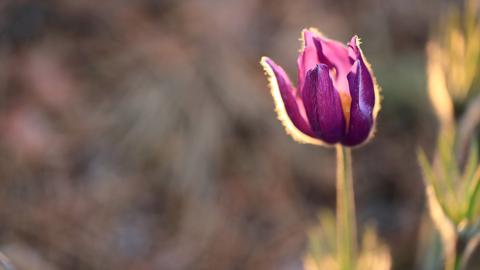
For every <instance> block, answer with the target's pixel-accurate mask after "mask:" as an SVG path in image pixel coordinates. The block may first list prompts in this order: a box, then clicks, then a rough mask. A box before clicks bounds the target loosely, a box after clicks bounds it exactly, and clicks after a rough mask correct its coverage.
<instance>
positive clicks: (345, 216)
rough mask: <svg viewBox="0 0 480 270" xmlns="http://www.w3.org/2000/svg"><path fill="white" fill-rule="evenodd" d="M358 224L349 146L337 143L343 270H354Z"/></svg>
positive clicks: (340, 258)
mask: <svg viewBox="0 0 480 270" xmlns="http://www.w3.org/2000/svg"><path fill="white" fill-rule="evenodd" d="M356 230H357V224H356V221H355V202H354V193H353V178H352V156H351V153H350V149H349V148H345V147H343V146H342V145H337V250H338V261H339V264H340V269H341V270H354V269H355V261H356V256H357V254H356V253H357V232H356Z"/></svg>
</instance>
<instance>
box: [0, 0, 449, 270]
mask: <svg viewBox="0 0 480 270" xmlns="http://www.w3.org/2000/svg"><path fill="white" fill-rule="evenodd" d="M443 4H444V3H443V2H442V1H435V0H425V1H414V0H397V1H382V0H362V1H354V2H353V1H346V0H344V1H333V0H323V1H313V0H298V1H287V0H282V1H274V0H245V1H214V0H190V1H175V0H141V1H127V0H123V1H113V0H109V1H106V0H105V1H92V0H86V1H76V0H65V1H32V0H19V1H13V0H12V1H2V2H0V59H2V60H1V61H0V153H1V154H0V205H1V207H0V250H1V251H3V252H5V253H6V254H7V255H8V256H9V257H11V259H12V260H13V261H14V262H15V263H16V264H17V267H18V268H19V269H20V270H21V269H38V270H43V269H72V270H74V269H139V270H142V269H161V270H175V269H179V270H180V269H206V270H207V269H208V270H210V269H242V270H243V269H250V270H258V269H262V270H263V269H267V270H268V269H280V270H281V269H292V270H293V269H302V266H301V259H302V254H303V252H304V250H305V244H306V236H305V229H307V228H309V227H310V226H312V225H314V224H315V221H316V215H317V212H318V211H319V210H320V209H321V208H332V207H334V203H335V198H334V182H333V181H334V166H335V164H334V153H333V150H332V149H325V148H317V147H312V146H306V145H299V144H297V143H295V142H293V141H292V140H291V139H290V138H289V137H288V136H287V135H286V134H285V133H284V131H283V129H282V127H281V125H280V123H279V122H278V120H276V116H275V114H274V111H273V102H272V100H271V97H270V96H269V91H268V89H267V81H266V78H265V77H264V75H263V71H262V69H261V68H260V65H259V64H258V62H259V59H260V56H262V55H268V56H270V57H272V58H273V59H275V60H276V61H277V63H279V64H281V65H282V66H284V67H285V68H286V69H287V71H288V72H289V73H290V74H291V75H293V74H296V73H295V72H296V71H295V60H296V56H297V51H298V49H299V47H300V42H299V41H298V38H299V37H300V31H301V29H302V28H303V27H308V26H315V27H317V28H319V29H320V30H321V31H322V32H323V33H325V34H326V35H327V36H329V37H332V38H335V39H339V40H344V41H345V42H346V41H347V40H349V38H350V37H351V36H352V35H353V34H358V35H359V36H360V37H361V38H362V40H363V49H364V51H365V54H366V55H367V57H368V59H369V61H370V63H371V64H372V66H373V68H374V71H375V73H376V76H377V79H378V82H379V84H380V85H381V86H382V88H383V92H382V94H383V97H384V100H383V104H382V105H383V106H382V107H383V108H382V110H381V112H380V116H379V122H378V127H377V136H376V138H375V139H374V140H373V141H372V142H371V143H369V144H368V145H366V146H365V147H362V148H361V149H357V150H355V151H354V160H355V163H354V166H355V185H356V190H357V205H358V211H359V213H358V217H359V220H360V223H361V224H365V222H368V221H371V220H373V221H374V222H375V223H376V224H377V225H378V227H379V230H380V232H381V236H382V238H384V239H385V240H386V241H388V243H389V244H390V245H391V249H392V251H393V255H394V263H395V269H402V270H404V269H415V267H416V258H415V256H416V254H417V250H416V246H417V239H418V227H419V223H420V221H421V216H422V209H423V197H422V183H421V178H420V173H419V169H418V166H417V164H416V158H415V152H416V149H417V147H418V146H419V145H422V146H424V147H426V148H427V149H428V148H429V147H430V148H431V146H432V145H433V142H434V138H435V137H434V136H435V122H434V120H433V119H434V118H433V117H432V114H431V112H430V111H431V109H430V106H429V104H428V102H427V100H426V95H425V75H424V45H425V42H426V40H427V39H428V37H429V29H430V26H431V25H432V22H435V21H436V20H437V19H438V15H439V12H440V11H441V6H442V5H443ZM292 77H295V76H292Z"/></svg>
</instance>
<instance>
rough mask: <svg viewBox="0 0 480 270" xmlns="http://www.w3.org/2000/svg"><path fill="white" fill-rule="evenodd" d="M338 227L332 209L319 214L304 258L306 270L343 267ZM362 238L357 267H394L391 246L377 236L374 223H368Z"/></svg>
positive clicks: (383, 269)
mask: <svg viewBox="0 0 480 270" xmlns="http://www.w3.org/2000/svg"><path fill="white" fill-rule="evenodd" d="M336 230H337V226H336V222H335V216H334V215H333V214H332V213H331V212H330V211H322V212H321V214H320V216H319V224H318V225H317V226H316V227H314V228H312V229H311V230H310V232H309V234H308V239H309V246H308V253H307V255H306V257H305V259H304V261H305V263H304V265H305V270H322V269H331V270H339V269H340V266H339V265H340V264H339V261H338V260H339V256H338V254H337V239H336V235H337V231H336ZM361 239H362V241H361V246H360V251H359V254H358V257H357V259H356V261H355V269H357V270H389V269H390V267H391V257H390V252H389V249H388V247H387V246H386V245H385V244H384V243H382V241H380V240H379V239H378V236H377V233H376V230H375V229H374V227H373V226H372V225H367V226H366V229H365V231H364V232H363V236H362V237H361Z"/></svg>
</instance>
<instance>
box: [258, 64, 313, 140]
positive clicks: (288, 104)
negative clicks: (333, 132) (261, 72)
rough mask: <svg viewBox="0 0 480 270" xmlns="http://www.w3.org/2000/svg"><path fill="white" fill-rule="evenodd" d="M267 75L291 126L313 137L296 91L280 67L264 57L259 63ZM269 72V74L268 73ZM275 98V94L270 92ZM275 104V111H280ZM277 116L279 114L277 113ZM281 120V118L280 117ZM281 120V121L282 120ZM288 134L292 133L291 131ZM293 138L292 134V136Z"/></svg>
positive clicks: (279, 107)
mask: <svg viewBox="0 0 480 270" xmlns="http://www.w3.org/2000/svg"><path fill="white" fill-rule="evenodd" d="M261 63H262V65H263V66H264V68H265V70H266V71H267V73H269V74H270V75H273V77H272V78H271V79H275V80H274V81H271V83H276V85H277V86H278V90H279V92H280V97H281V101H283V104H284V107H285V111H286V113H287V115H288V118H289V119H290V121H291V122H292V123H293V125H294V126H295V127H296V128H297V129H298V130H299V131H301V132H303V133H304V134H306V135H308V136H310V137H314V133H313V131H312V129H311V128H310V125H309V123H308V121H307V120H306V113H305V109H304V106H303V102H302V100H301V99H300V98H299V97H297V95H296V92H297V90H296V89H295V88H294V87H293V86H292V84H291V82H290V79H289V78H288V76H287V74H286V73H285V71H284V70H283V68H282V67H280V66H279V65H277V64H275V62H273V61H272V60H271V59H270V58H267V57H264V58H262V61H261ZM270 71H271V72H270ZM272 94H273V95H274V98H275V93H273V92H272ZM275 102H276V103H277V104H276V105H277V110H281V109H282V108H281V106H279V104H278V100H275ZM278 113H279V115H280V113H281V112H278ZM281 118H282V117H281ZM282 120H283V119H282ZM284 125H285V126H286V127H287V128H288V125H287V123H285V122H284ZM289 132H292V131H291V130H290V131H289ZM292 136H294V134H292Z"/></svg>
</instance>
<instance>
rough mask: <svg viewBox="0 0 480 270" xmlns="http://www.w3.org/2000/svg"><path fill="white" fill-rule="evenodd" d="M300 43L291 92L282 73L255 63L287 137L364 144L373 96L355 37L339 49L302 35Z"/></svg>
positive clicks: (375, 104)
mask: <svg viewBox="0 0 480 270" xmlns="http://www.w3.org/2000/svg"><path fill="white" fill-rule="evenodd" d="M302 39H303V43H304V44H303V48H302V50H301V51H300V55H299V56H298V60H297V65H298V82H297V87H294V86H293V85H292V82H291V81H290V79H289V77H288V76H287V74H286V73H285V71H284V70H283V68H282V67H280V66H279V65H277V64H276V63H275V62H274V61H272V60H271V59H270V58H268V57H262V60H261V64H262V66H263V67H264V69H265V71H266V73H267V75H268V76H269V80H270V87H271V92H272V96H273V98H274V101H275V104H276V111H277V113H278V116H279V119H280V120H281V121H282V123H283V124H284V126H285V128H286V130H287V133H289V134H290V135H291V136H292V137H293V138H294V139H295V140H297V141H299V142H302V143H311V144H324V143H326V144H337V143H340V144H342V145H344V146H356V145H359V144H362V143H364V142H365V141H367V140H368V139H369V137H371V134H372V133H373V129H374V125H375V118H376V115H377V112H378V110H379V95H378V87H377V84H376V82H375V78H374V77H373V74H372V71H371V69H370V65H369V64H368V63H367V60H366V59H365V57H364V56H363V53H362V50H361V49H360V47H359V40H358V37H357V36H354V37H353V38H352V39H351V41H350V42H349V43H348V45H347V46H345V45H343V44H342V43H340V42H338V41H335V40H331V39H328V38H326V37H324V36H323V35H321V34H320V33H319V32H318V31H316V30H314V29H309V30H307V29H305V30H303V31H302Z"/></svg>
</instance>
